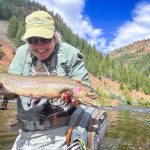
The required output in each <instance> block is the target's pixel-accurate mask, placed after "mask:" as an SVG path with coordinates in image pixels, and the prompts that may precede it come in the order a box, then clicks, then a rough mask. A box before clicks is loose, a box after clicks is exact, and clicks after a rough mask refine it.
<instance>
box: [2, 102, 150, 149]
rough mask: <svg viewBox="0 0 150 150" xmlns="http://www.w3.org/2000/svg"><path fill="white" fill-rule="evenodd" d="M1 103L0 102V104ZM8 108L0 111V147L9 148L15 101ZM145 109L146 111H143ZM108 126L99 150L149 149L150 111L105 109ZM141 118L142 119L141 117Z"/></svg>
mask: <svg viewBox="0 0 150 150" xmlns="http://www.w3.org/2000/svg"><path fill="white" fill-rule="evenodd" d="M0 105H1V104H0ZM9 107H10V108H9V110H7V111H2V110H1V111H0V149H2V150H10V149H11V147H12V145H13V142H14V141H15V138H16V136H17V134H18V133H13V134H12V133H10V132H8V131H9V125H10V124H12V123H14V122H15V116H16V111H15V110H16V103H9ZM144 110H146V111H144ZM106 111H107V114H108V126H107V130H106V133H105V136H104V138H103V140H102V143H101V146H100V150H150V125H146V124H144V122H142V121H141V120H143V119H144V120H146V121H149V123H150V112H149V111H147V109H144V108H141V109H140V108H138V109H137V111H136V115H135V114H134V113H133V112H130V111H128V110H123V109H120V110H119V109H107V110H106ZM141 118H142V119H141Z"/></svg>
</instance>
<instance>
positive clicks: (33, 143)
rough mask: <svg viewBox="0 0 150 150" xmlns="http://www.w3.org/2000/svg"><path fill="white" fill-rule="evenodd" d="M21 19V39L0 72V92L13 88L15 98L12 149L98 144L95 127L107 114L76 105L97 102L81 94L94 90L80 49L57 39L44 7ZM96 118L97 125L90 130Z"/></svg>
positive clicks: (62, 149)
mask: <svg viewBox="0 0 150 150" xmlns="http://www.w3.org/2000/svg"><path fill="white" fill-rule="evenodd" d="M25 23H26V31H25V33H24V35H23V37H22V40H24V41H25V44H24V45H22V46H20V47H19V48H18V49H17V51H16V55H15V57H14V59H13V61H12V63H11V64H10V67H9V70H8V73H0V84H1V89H0V94H6V95H9V94H8V93H11V94H12V93H13V94H14V95H13V94H12V95H13V96H15V97H17V117H18V123H16V124H14V125H12V126H11V129H12V130H16V129H20V130H19V131H20V134H19V136H18V137H17V139H16V141H15V143H14V145H13V147H12V150H17V149H20V150H27V149H28V150H46V149H53V150H66V149H68V150H71V149H78V148H80V149H86V147H87V148H90V149H93V150H94V149H98V147H99V144H100V141H101V138H102V136H103V133H102V134H101V135H99V134H98V133H99V132H98V130H99V128H100V127H101V124H100V122H103V123H104V122H105V120H104V119H105V118H106V113H105V112H102V111H100V110H98V109H96V108H94V107H88V106H85V105H81V106H80V107H79V108H77V107H76V105H75V104H76V102H79V103H83V104H86V105H89V106H96V105H97V103H96V102H95V101H94V100H92V99H91V100H90V99H89V98H88V99H86V97H91V96H93V95H95V93H94V92H92V91H91V90H92V89H91V88H90V84H89V81H88V73H87V70H86V68H85V65H84V61H83V55H82V53H81V52H80V51H79V50H78V49H76V48H75V47H73V46H71V45H69V44H67V43H64V42H61V37H60V35H59V34H58V33H57V32H56V31H55V26H54V20H53V18H52V17H51V16H50V15H49V14H48V13H47V12H45V11H35V12H33V13H31V14H30V15H28V16H27V17H26V19H25ZM77 80H80V82H79V81H77ZM96 117H97V118H96ZM95 118H96V119H97V122H96V123H97V124H98V127H97V130H95V129H94V133H95V134H91V133H92V132H93V123H94V125H95V121H93V120H95ZM83 120H84V121H83ZM99 120H100V121H99ZM83 122H84V125H83ZM81 127H83V129H84V130H82V131H81V130H80V129H81ZM87 127H88V128H87ZM104 127H105V126H103V130H105V128H104ZM86 128H87V129H86ZM101 130H102V129H101ZM83 131H84V132H83ZM89 131H90V132H89ZM93 135H94V136H93ZM80 137H81V138H80ZM97 138H99V140H97ZM95 139H96V140H95ZM90 140H91V141H90ZM95 142H97V143H95ZM95 146H96V147H95Z"/></svg>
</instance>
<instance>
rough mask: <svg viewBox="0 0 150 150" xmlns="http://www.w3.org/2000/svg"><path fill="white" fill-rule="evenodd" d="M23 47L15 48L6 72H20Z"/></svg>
mask: <svg viewBox="0 0 150 150" xmlns="http://www.w3.org/2000/svg"><path fill="white" fill-rule="evenodd" d="M24 59H25V47H24V46H21V47H19V48H18V49H17V51H16V54H15V56H14V58H13V60H12V62H11V64H10V66H9V69H8V72H9V73H11V74H22V73H23V69H24Z"/></svg>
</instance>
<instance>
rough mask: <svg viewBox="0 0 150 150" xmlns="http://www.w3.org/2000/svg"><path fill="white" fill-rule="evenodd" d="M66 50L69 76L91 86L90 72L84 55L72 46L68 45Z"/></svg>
mask: <svg viewBox="0 0 150 150" xmlns="http://www.w3.org/2000/svg"><path fill="white" fill-rule="evenodd" d="M66 48H67V49H66V52H67V54H66V55H67V57H68V59H67V66H68V76H69V77H70V78H73V79H76V80H82V81H83V83H85V84H87V85H89V79H88V71H87V70H86V67H85V64H84V60H83V54H82V53H81V52H80V50H78V49H77V48H75V47H73V46H71V45H67V46H66Z"/></svg>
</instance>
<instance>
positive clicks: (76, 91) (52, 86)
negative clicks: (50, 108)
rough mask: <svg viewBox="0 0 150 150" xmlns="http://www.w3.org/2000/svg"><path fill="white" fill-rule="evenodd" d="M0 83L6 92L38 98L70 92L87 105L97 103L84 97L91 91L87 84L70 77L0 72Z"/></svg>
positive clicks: (59, 95)
mask: <svg viewBox="0 0 150 150" xmlns="http://www.w3.org/2000/svg"><path fill="white" fill-rule="evenodd" d="M0 84H1V85H2V86H3V88H4V89H5V91H7V92H8V93H14V94H16V95H22V96H30V97H39V98H43V97H46V98H57V97H61V94H62V93H65V92H67V93H70V94H71V95H72V96H73V97H75V98H77V99H78V101H79V102H81V103H82V98H83V97H84V103H85V104H87V105H91V106H94V105H97V103H96V101H94V100H91V101H90V100H89V99H87V101H86V99H85V97H87V96H90V95H95V94H94V93H93V92H92V93H91V91H90V90H91V89H90V88H89V86H87V85H85V84H83V83H81V82H78V81H76V80H73V79H71V78H67V77H62V76H50V75H40V76H23V75H13V74H9V73H0Z"/></svg>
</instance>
